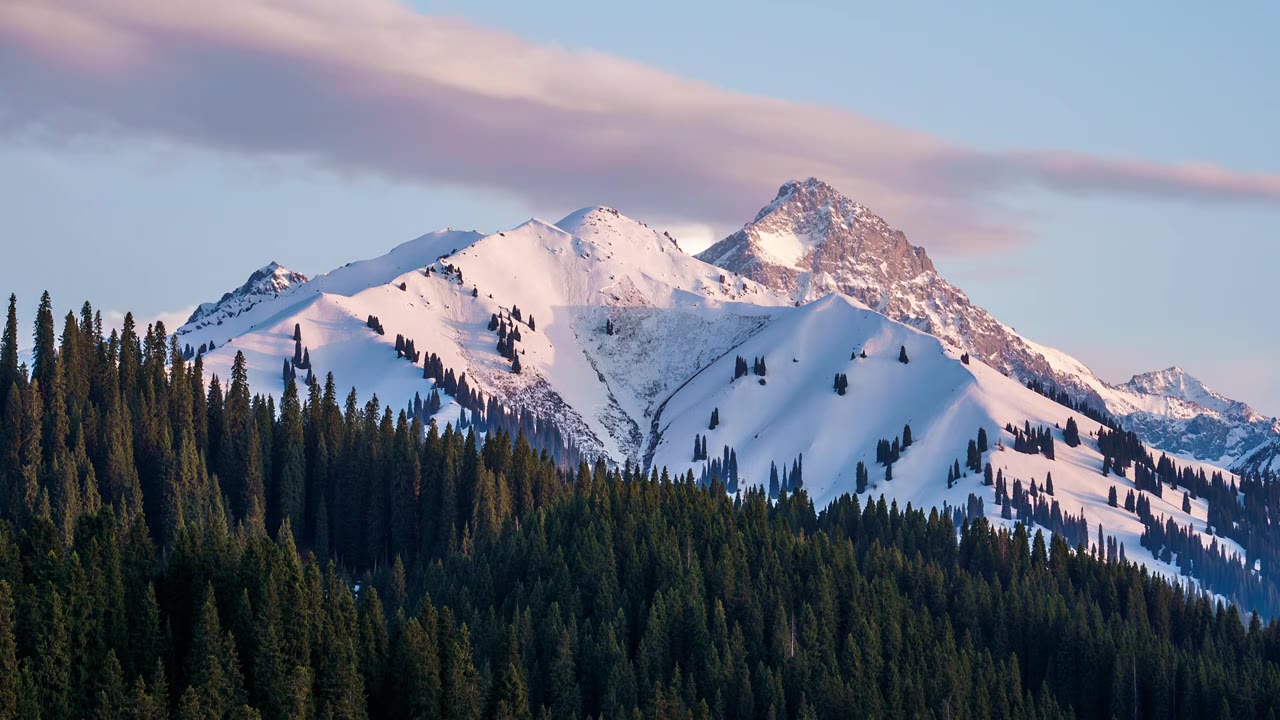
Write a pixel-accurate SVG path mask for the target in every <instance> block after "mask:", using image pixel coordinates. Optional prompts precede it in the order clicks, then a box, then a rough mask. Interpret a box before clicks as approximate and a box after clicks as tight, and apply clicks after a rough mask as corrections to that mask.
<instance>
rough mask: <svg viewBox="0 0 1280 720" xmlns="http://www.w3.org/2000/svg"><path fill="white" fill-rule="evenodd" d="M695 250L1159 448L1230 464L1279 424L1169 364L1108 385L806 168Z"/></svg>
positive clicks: (1279, 434) (1276, 432)
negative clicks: (876, 319) (921, 341)
mask: <svg viewBox="0 0 1280 720" xmlns="http://www.w3.org/2000/svg"><path fill="white" fill-rule="evenodd" d="M698 257H699V258H700V259H702V260H705V261H706V262H709V263H712V264H714V265H718V266H720V267H722V268H725V269H726V270H730V271H732V272H735V273H738V274H740V275H743V276H745V277H747V278H750V279H752V280H755V281H757V282H759V283H761V284H763V285H766V286H768V287H770V288H772V289H773V290H775V291H778V292H781V293H786V294H787V295H789V296H790V297H791V299H792V300H793V301H794V302H796V303H797V304H800V303H807V302H810V301H812V300H816V299H817V298H820V297H822V296H824V295H827V294H829V293H833V292H834V293H842V294H844V295H848V296H851V297H853V298H856V299H858V300H860V301H862V302H863V303H866V304H867V305H869V306H870V307H872V308H874V309H876V310H878V311H879V312H881V313H883V314H884V315H886V316H888V317H890V318H892V319H894V320H897V321H899V322H903V323H906V324H908V325H912V326H914V327H916V328H919V329H920V330H923V331H925V332H928V333H930V334H932V335H935V336H937V337H939V338H941V339H942V340H944V341H946V342H948V343H951V344H952V345H954V346H956V347H958V348H961V349H963V350H965V351H967V352H968V353H970V354H971V355H972V356H974V357H976V358H979V359H981V360H982V361H983V362H985V363H987V364H988V365H991V366H992V367H995V368H997V369H998V370H1000V371H1001V372H1003V373H1005V374H1006V375H1009V376H1011V377H1014V378H1016V379H1018V380H1020V381H1022V382H1027V381H1031V380H1038V381H1040V382H1042V383H1044V384H1046V385H1049V386H1052V387H1056V388H1060V389H1063V390H1066V391H1067V392H1068V393H1070V394H1071V395H1072V396H1073V397H1075V398H1076V399H1077V400H1083V401H1085V402H1088V403H1089V404H1091V405H1092V406H1094V407H1097V408H1100V409H1105V410H1107V411H1108V412H1109V413H1111V414H1112V415H1115V416H1117V417H1119V418H1121V419H1122V420H1124V421H1125V424H1126V425H1127V426H1129V427H1132V428H1133V429H1134V430H1135V431H1137V432H1138V433H1139V434H1140V435H1142V436H1143V438H1144V439H1145V440H1146V441H1147V442H1149V443H1151V444H1153V445H1155V446H1157V447H1161V448H1162V449H1165V450H1168V451H1170V452H1175V453H1179V454H1184V455H1190V456H1193V457H1197V458H1201V459H1204V460H1210V461H1214V462H1226V463H1231V462H1234V461H1236V460H1238V459H1239V458H1241V457H1243V456H1244V455H1246V454H1248V453H1250V452H1251V451H1254V449H1255V448H1258V447H1259V446H1260V445H1262V444H1265V443H1266V442H1267V441H1268V440H1270V439H1273V438H1280V423H1277V421H1275V420H1274V419H1268V418H1265V417H1263V416H1262V415H1260V414H1259V413H1257V412H1255V411H1254V410H1253V409H1252V408H1250V407H1249V406H1248V405H1246V404H1244V403H1242V402H1239V401H1235V400H1231V399H1230V398H1226V397H1224V396H1222V395H1220V394H1218V393H1216V392H1214V391H1212V390H1210V389H1209V388H1207V387H1205V386H1204V384H1203V383H1200V382H1199V381H1198V380H1196V379H1195V378H1192V377H1191V376H1189V375H1186V374H1185V373H1183V372H1182V371H1181V370H1178V369H1177V368H1170V369H1169V370H1164V371H1158V372H1154V373H1146V374H1143V375H1138V376H1135V377H1134V378H1133V379H1131V380H1130V381H1129V382H1128V383H1125V384H1123V385H1110V384H1108V383H1106V382H1104V381H1103V380H1102V379H1101V378H1099V377H1098V376H1097V375H1095V374H1094V373H1093V372H1092V371H1091V370H1089V368H1088V367H1086V366H1085V365H1084V364H1083V363H1081V362H1080V361H1078V360H1075V359H1074V358H1072V357H1070V356H1069V355H1067V354H1065V353H1062V352H1059V351H1056V350H1053V349H1051V348H1046V347H1043V346H1041V345H1038V344H1036V343H1034V342H1031V341H1029V340H1027V339H1026V338H1024V337H1022V336H1021V335H1019V334H1017V333H1016V332H1014V330H1013V329H1012V328H1010V327H1008V326H1006V325H1004V324H1003V323H1001V322H1000V321H999V320H997V319H996V318H995V317H993V316H992V315H991V313H989V312H987V311H986V310H984V309H983V308H981V307H978V306H976V305H974V304H973V303H972V302H971V301H970V300H969V298H968V296H966V295H965V294H964V292H963V291H962V290H960V288H958V287H956V286H955V285H952V284H951V283H949V282H947V281H946V280H945V279H944V278H942V277H941V276H939V275H938V273H937V271H936V270H935V268H934V266H933V262H932V261H930V260H929V256H928V255H927V254H926V253H925V250H924V248H922V247H918V246H915V245H912V244H911V243H910V242H909V241H908V240H907V237H906V236H905V235H904V234H903V233H902V232H901V231H899V230H895V229H894V228H892V227H891V226H890V225H889V224H888V223H887V222H885V220H884V219H883V218H881V217H879V216H877V215H876V214H874V213H873V212H871V211H870V210H868V209H867V208H866V207H864V206H863V205H860V204H859V203H856V202H854V201H852V200H850V199H849V198H846V197H844V196H843V195H841V194H840V193H839V192H838V191H836V190H835V189H834V188H832V187H831V186H830V185H827V184H826V183H824V182H822V181H821V180H817V179H815V178H809V179H808V180H804V181H802V182H797V181H792V182H788V183H786V184H784V185H783V186H782V187H781V188H780V189H779V190H778V195H777V197H775V198H774V200H773V202H771V203H769V204H768V205H766V206H765V207H764V208H763V209H761V210H760V212H759V213H758V214H757V215H756V217H755V219H753V220H752V221H751V222H749V223H747V224H746V225H744V226H743V227H742V229H741V230H739V231H737V232H735V233H734V234H732V235H730V236H729V237H727V238H725V239H724V240H721V241H720V242H718V243H716V244H715V245H712V246H711V247H710V248H708V249H707V250H705V251H704V252H703V253H701V254H700V255H699V256H698Z"/></svg>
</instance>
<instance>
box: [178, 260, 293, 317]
mask: <svg viewBox="0 0 1280 720" xmlns="http://www.w3.org/2000/svg"><path fill="white" fill-rule="evenodd" d="M306 281H307V276H306V275H303V274H302V273H296V272H293V271H292V270H290V269H288V268H286V267H282V266H281V265H280V264H279V263H276V262H270V263H268V264H266V265H264V266H263V267H260V268H258V269H257V270H255V271H253V274H252V275H250V276H249V279H248V280H246V281H245V283H244V284H243V285H241V286H240V287H238V288H236V289H235V290H232V291H231V292H228V293H226V294H224V295H223V296H222V297H221V298H220V299H219V300H218V301H217V302H207V303H202V304H201V305H199V306H197V307H196V309H195V312H193V313H191V317H189V318H187V322H186V324H185V325H184V326H183V327H184V328H188V329H189V328H192V327H193V326H194V327H207V326H209V325H219V324H221V322H222V321H223V320H226V319H229V318H234V317H236V316H238V315H240V314H241V313H243V312H245V311H247V310H249V309H250V308H252V307H253V306H254V305H257V304H258V303H260V302H262V301H263V300H271V299H273V298H275V297H277V296H279V295H280V293H282V292H284V291H286V290H288V289H290V288H293V287H295V286H298V285H301V284H303V283H305V282H306ZM188 332H189V330H188Z"/></svg>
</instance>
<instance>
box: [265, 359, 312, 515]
mask: <svg viewBox="0 0 1280 720" xmlns="http://www.w3.org/2000/svg"><path fill="white" fill-rule="evenodd" d="M305 443H306V439H305V437H304V435H303V427H302V406H301V405H300V404H299V401H298V386H297V385H296V384H295V383H289V384H288V385H286V386H285V388H284V395H283V397H282V398H281V400H280V421H279V423H278V424H277V431H276V438H275V447H276V452H277V453H278V457H277V458H276V460H275V462H274V463H273V468H274V470H275V473H276V478H275V482H274V483H272V485H273V489H274V491H275V492H274V496H275V497H274V498H273V502H272V504H271V507H272V509H273V511H274V512H272V513H270V515H271V529H272V531H273V532H274V531H275V530H276V529H277V528H279V527H280V525H281V523H285V522H287V523H289V525H290V526H291V527H293V528H296V529H297V530H298V531H299V532H301V530H302V528H303V527H304V525H303V512H304V510H305V509H306V496H305V493H306V478H307V468H306V456H305V455H304V453H305V451H306V447H305Z"/></svg>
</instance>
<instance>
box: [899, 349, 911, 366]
mask: <svg viewBox="0 0 1280 720" xmlns="http://www.w3.org/2000/svg"><path fill="white" fill-rule="evenodd" d="M898 362H900V363H902V364H903V365H906V364H907V363H909V362H911V360H910V358H908V357H907V346H906V345H903V346H901V347H900V348H898Z"/></svg>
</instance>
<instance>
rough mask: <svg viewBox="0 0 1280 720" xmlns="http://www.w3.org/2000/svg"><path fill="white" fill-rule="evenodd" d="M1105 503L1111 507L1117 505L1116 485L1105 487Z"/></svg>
mask: <svg viewBox="0 0 1280 720" xmlns="http://www.w3.org/2000/svg"><path fill="white" fill-rule="evenodd" d="M1107 504H1108V505H1110V506H1111V507H1119V500H1118V499H1117V498H1116V486H1115V485H1112V486H1111V487H1109V488H1107Z"/></svg>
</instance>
